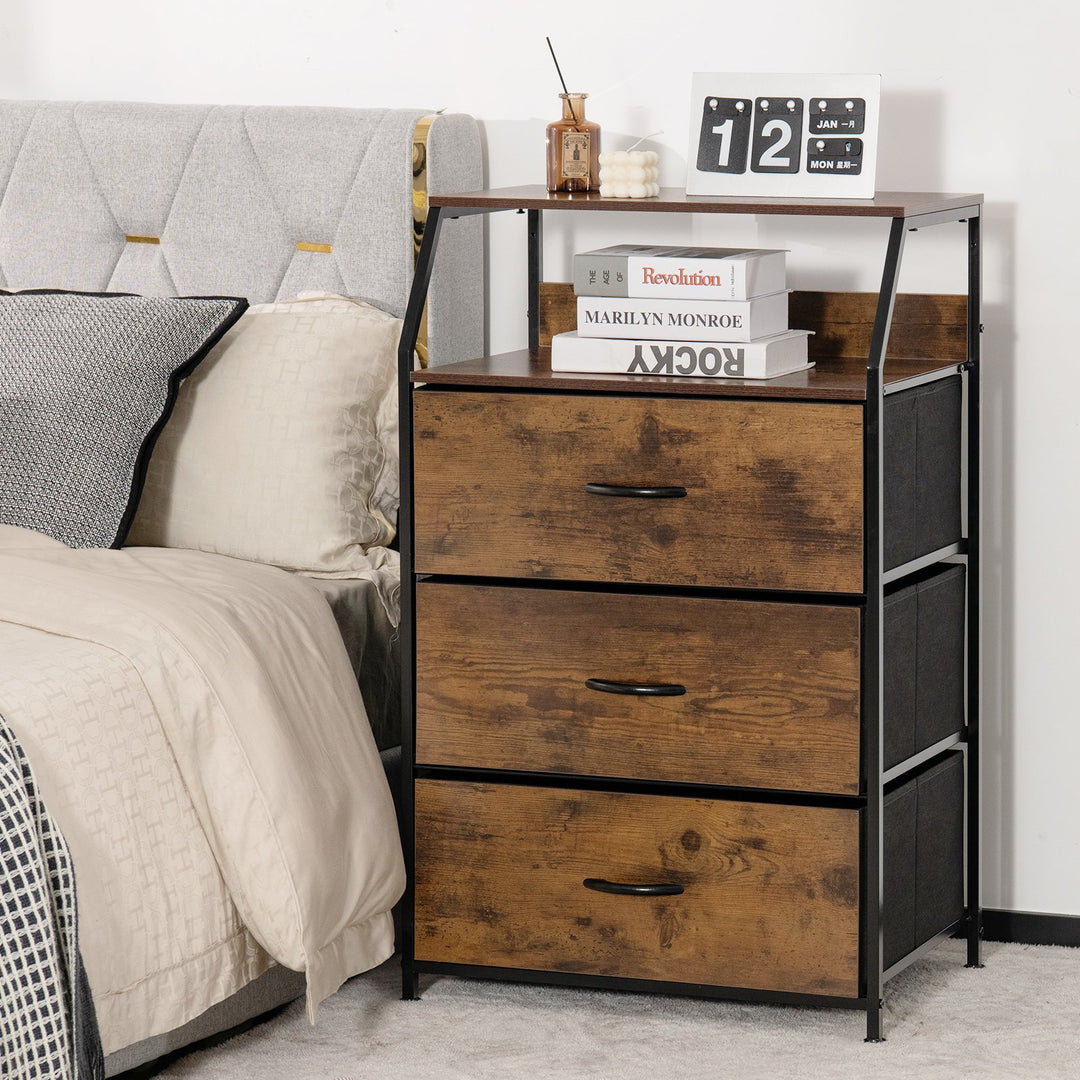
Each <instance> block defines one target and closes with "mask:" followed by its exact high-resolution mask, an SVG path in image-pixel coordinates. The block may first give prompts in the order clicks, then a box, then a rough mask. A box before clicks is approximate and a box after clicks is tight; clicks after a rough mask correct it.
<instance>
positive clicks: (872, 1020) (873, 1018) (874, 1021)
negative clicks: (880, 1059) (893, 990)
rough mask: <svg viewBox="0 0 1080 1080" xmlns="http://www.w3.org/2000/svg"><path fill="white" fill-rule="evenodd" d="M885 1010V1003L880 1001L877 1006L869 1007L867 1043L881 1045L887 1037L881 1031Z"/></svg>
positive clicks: (867, 1013) (867, 1011) (867, 1014)
mask: <svg viewBox="0 0 1080 1080" xmlns="http://www.w3.org/2000/svg"><path fill="white" fill-rule="evenodd" d="M884 1010H885V1002H884V1001H882V1000H880V999H879V1000H878V1003H877V1005H876V1006H873V1005H872V1006H868V1007H867V1009H866V1042H872V1043H881V1042H884V1041H885V1036H884V1035H883V1034H882V1030H881V1019H882V1014H883V1013H884Z"/></svg>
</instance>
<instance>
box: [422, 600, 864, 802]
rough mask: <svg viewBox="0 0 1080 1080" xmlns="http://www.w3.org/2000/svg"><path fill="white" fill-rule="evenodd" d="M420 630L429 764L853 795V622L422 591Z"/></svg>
mask: <svg viewBox="0 0 1080 1080" xmlns="http://www.w3.org/2000/svg"><path fill="white" fill-rule="evenodd" d="M416 613H417V620H416V657H417V690H416V760H417V762H418V763H420V764H429V765H456V766H464V767H472V768H485V769H527V770H532V771H538V772H560V773H573V774H592V775H601V776H615V777H626V778H633V779H655V780H664V781H685V782H689V783H701V784H717V785H733V786H745V787H767V788H782V789H789V790H793V791H821V792H836V793H841V794H853V793H855V792H857V791H858V787H859V612H858V610H857V609H855V608H844V607H829V606H825V605H817V604H814V605H811V604H782V603H772V602H768V603H761V602H754V601H737V600H719V599H696V598H682V597H669V596H647V595H646V596H643V595H626V594H621V593H604V592H588V591H584V590H563V589H545V588H509V587H506V588H503V587H499V586H473V585H462V584H443V583H438V582H432V581H420V582H418V584H417V589H416ZM586 680H603V682H602V683H601V684H600V685H601V686H604V685H607V684H614V685H607V689H593V688H590V687H589V686H588V685H586ZM594 685H596V684H594ZM641 685H648V686H662V687H667V688H669V689H670V688H672V687H675V688H677V687H679V686H682V687H683V688H684V689H685V693H683V694H677V695H670V696H669V695H666V694H665V695H655V696H654V695H635V694H629V693H619V692H612V691H615V690H619V689H622V690H625V689H627V687H628V686H641Z"/></svg>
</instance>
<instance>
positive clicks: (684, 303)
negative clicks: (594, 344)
mask: <svg viewBox="0 0 1080 1080" xmlns="http://www.w3.org/2000/svg"><path fill="white" fill-rule="evenodd" d="M787 328H788V294H787V293H786V292H776V293H769V294H768V295H767V296H759V297H756V298H755V299H753V300H671V299H668V298H665V297H634V296H579V297H578V298H577V332H578V334H579V335H580V336H581V337H619V338H648V339H650V340H663V339H665V338H666V339H671V338H679V339H680V340H683V341H752V340H753V339H754V338H759V337H768V336H770V335H772V334H780V333H782V332H783V331H785V330H787Z"/></svg>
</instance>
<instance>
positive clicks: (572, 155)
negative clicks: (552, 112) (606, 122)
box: [547, 94, 600, 191]
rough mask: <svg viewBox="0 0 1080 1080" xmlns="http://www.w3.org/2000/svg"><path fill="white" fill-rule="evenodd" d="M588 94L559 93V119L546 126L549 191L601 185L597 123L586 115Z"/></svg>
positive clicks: (586, 188)
mask: <svg viewBox="0 0 1080 1080" xmlns="http://www.w3.org/2000/svg"><path fill="white" fill-rule="evenodd" d="M588 96H589V95H588V94H560V95H559V97H560V98H561V99H562V119H561V120H556V121H554V123H551V124H548V127H547V187H548V191H595V190H596V189H597V188H599V187H600V125H599V124H595V123H593V121H591V120H586V119H585V99H586V98H587V97H588Z"/></svg>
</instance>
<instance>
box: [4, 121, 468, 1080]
mask: <svg viewBox="0 0 1080 1080" xmlns="http://www.w3.org/2000/svg"><path fill="white" fill-rule="evenodd" d="M480 160H481V159H480V145H479V137H478V131H477V126H476V124H475V122H474V121H473V120H472V119H471V118H469V117H466V116H462V115H438V114H436V115H432V114H430V113H426V112H424V111H421V110H405V109H392V110H386V109H381V110H375V109H370V110H369V109H330V108H274V107H241V106H182V105H151V104H135V103H72V102H17V101H14V102H13V101H9V102H0V293H2V294H3V295H0V330H2V331H3V333H2V335H0V337H2V340H3V342H6V344H5V345H3V347H2V348H0V353H4V355H0V367H2V368H3V371H4V377H5V379H6V380H7V387H6V389H5V388H4V387H2V386H0V429H2V428H3V426H4V424H5V423H6V424H7V429H6V431H5V437H7V438H8V439H9V441H13V443H14V444H18V445H21V446H22V451H23V457H22V458H20V459H19V460H20V462H22V464H19V465H17V466H16V465H12V464H11V462H12V460H14V459H13V457H12V454H14V451H12V454H9V455H8V457H7V458H5V457H4V456H3V455H4V450H3V448H0V467H3V466H4V463H5V462H7V466H6V467H7V468H8V475H4V473H3V472H2V471H0V522H2V524H0V583H2V586H3V587H2V588H0V715H2V716H3V717H4V718H5V719H6V720H7V721H8V722H9V723H10V725H11V727H12V728H13V729H14V731H15V732H16V734H17V736H18V739H19V741H20V742H21V744H22V746H23V748H24V750H25V752H26V755H27V757H28V759H29V762H30V765H31V767H32V769H33V771H34V773H35V776H36V778H37V781H38V784H39V786H40V789H41V793H42V796H43V798H44V801H45V803H46V805H47V806H48V807H49V809H50V811H51V813H52V815H53V817H54V818H55V820H56V821H57V823H58V825H59V826H60V829H61V830H62V831H63V833H64V834H65V836H66V837H67V841H68V845H69V846H70V849H71V854H72V857H73V859H74V864H75V870H76V881H77V888H78V897H79V915H80V923H81V925H80V946H81V950H82V956H83V959H84V961H85V965H86V971H87V975H88V977H89V982H90V987H91V990H92V992H93V998H94V1003H95V1006H96V1010H97V1017H98V1023H99V1026H100V1031H101V1038H102V1044H103V1047H104V1051H105V1054H106V1070H107V1073H108V1074H109V1075H115V1074H118V1073H120V1072H123V1071H126V1070H129V1069H132V1068H135V1067H136V1066H140V1065H142V1064H143V1063H145V1062H148V1061H152V1060H154V1059H157V1058H159V1057H161V1056H162V1055H163V1054H167V1053H169V1052H171V1051H173V1050H175V1049H177V1048H178V1047H181V1046H185V1045H188V1044H190V1043H192V1042H194V1041H197V1040H200V1039H203V1038H205V1037H207V1036H209V1035H212V1034H213V1033H215V1032H218V1031H221V1030H224V1029H229V1028H232V1027H234V1026H236V1025H238V1024H240V1023H243V1022H245V1021H247V1020H249V1019H250V1018H252V1017H255V1016H258V1015H261V1014H263V1013H265V1012H267V1011H268V1010H270V1009H273V1008H275V1007H277V1006H279V1005H281V1004H283V1003H284V1002H286V1001H289V1000H293V999H295V998H296V997H298V996H300V995H302V994H304V993H305V992H306V994H307V998H308V1007H309V1013H310V1015H311V1016H312V1018H313V1019H314V1018H315V1015H316V1010H317V1007H318V1003H319V1001H320V1000H322V999H323V998H324V997H325V996H326V995H327V994H329V993H332V992H333V990H334V989H336V988H337V986H338V985H339V984H340V982H341V981H342V980H343V979H344V978H347V977H349V976H350V975H351V974H354V973H356V972H359V971H362V970H366V969H367V968H370V967H372V966H374V965H376V964H378V963H380V962H382V960H384V959H386V958H387V957H388V956H389V955H390V954H391V952H392V950H393V946H394V942H393V924H392V918H391V910H392V908H393V905H394V904H395V902H396V901H397V899H398V898H399V896H400V893H401V889H402V887H403V881H404V878H403V869H402V863H401V855H400V846H399V841H398V836H397V828H396V821H395V816H394V809H393V802H392V798H391V784H390V783H389V782H388V775H389V773H388V770H389V771H390V772H392V769H393V762H394V759H395V747H396V743H397V742H398V741H399V739H398V735H397V705H398V697H397V695H398V692H399V691H398V686H399V684H398V676H397V668H396V653H395V631H396V625H397V612H396V603H397V565H398V564H397V555H396V552H395V551H394V548H393V536H394V525H395V510H396V497H397V473H396V468H397V466H396V412H395V410H396V400H397V399H396V389H395V377H396V343H397V338H398V336H399V334H400V319H401V317H402V316H403V314H404V310H405V305H406V300H407V295H408V289H409V286H410V283H411V279H412V270H413V261H414V258H415V253H416V250H417V246H418V240H419V236H420V234H421V233H422V230H423V211H424V207H425V199H426V193H427V192H438V191H446V190H467V189H472V188H477V187H480V186H481V180H482V177H481V165H480ZM479 230H480V226H479V224H478V223H477V222H476V221H475V220H469V219H463V220H461V221H455V222H450V223H448V224H447V225H446V226H445V227H444V230H443V240H442V242H441V243H440V246H439V255H438V260H437V262H436V266H435V268H434V274H433V278H432V285H431V289H430V292H429V299H428V307H427V312H426V315H425V322H424V326H423V327H422V330H421V338H420V340H419V341H418V344H417V351H418V353H419V354H420V356H419V359H420V360H421V361H426V362H429V363H433V364H435V363H440V362H447V361H451V360H454V359H460V358H463V357H466V356H469V355H480V354H481V353H482V351H483V350H482V334H483V328H482V327H483V305H482V276H481V271H480V266H481V260H480V246H481V241H482V237H481V233H480V231H479ZM196 298H197V299H196ZM4 320H7V321H4ZM42 320H44V322H43V321H42ZM43 325H44V326H47V327H48V333H43V332H41V331H40V327H41V326H43ZM27 327H30V328H31V329H30V330H27V329H26V328H27ZM55 327H59V329H54V328H55ZM13 328H14V329H13ZM20 334H21V335H23V336H22V337H20ZM54 334H55V335H56V336H55V337H54V336H53V335H54ZM24 339H25V340H24ZM12 341H19V342H21V345H20V346H19V348H15V347H14V346H12V344H11V342H12ZM88 341H92V342H93V343H94V346H95V348H96V349H97V352H96V353H95V354H94V355H96V356H100V355H103V354H105V353H107V355H108V356H109V358H110V359H109V362H108V363H107V364H100V363H97V362H95V366H94V367H93V369H92V370H91V371H89V372H88V371H87V369H86V364H87V361H86V357H85V355H83V353H84V352H85V351H86V350H85V349H84V348H83V346H84V344H85V343H86V342H88ZM72 342H74V344H72ZM13 352H14V353H15V354H16V358H15V359H14V360H13V359H12V354H13ZM69 352H70V353H78V354H79V355H78V356H76V357H75V358H74V359H72V360H70V362H69V361H68V360H67V359H65V360H64V364H68V366H67V367H63V365H61V366H62V367H63V378H64V379H74V378H82V379H84V380H86V381H87V383H88V384H91V385H92V386H93V392H92V393H82V394H80V395H75V396H76V397H78V399H79V400H78V401H77V403H76V404H75V405H72V406H71V408H72V409H74V410H75V413H74V414H72V416H68V415H67V413H66V412H64V409H67V408H68V406H67V405H65V406H64V409H61V408H59V407H54V402H56V401H58V400H60V399H64V400H65V401H66V398H65V394H67V393H69V391H68V389H67V386H66V385H65V387H63V388H61V389H57V388H56V387H53V386H50V385H48V383H49V380H50V379H52V378H53V377H54V375H53V371H54V369H53V368H52V367H50V366H49V365H50V364H54V363H55V362H56V361H55V358H56V357H57V356H58V355H63V356H65V357H66V356H67V353H69ZM27 356H29V357H30V360H29V361H27V360H26V357H27ZM27 364H29V367H27ZM4 365H6V366H4ZM20 365H21V366H20ZM80 365H82V366H81V367H80ZM43 371H46V372H48V373H49V374H48V375H47V376H43V375H42V374H41V373H42V372H43ZM72 372H74V374H72ZM56 377H59V376H56ZM20 380H22V382H20ZM23 383H25V386H23ZM144 384H145V387H144ZM132 386H138V388H139V390H138V392H137V393H136V392H135V391H132V390H131V389H130V388H131V387H132ZM13 388H14V389H13ZM118 388H121V389H118ZM23 390H25V395H24V396H23V397H20V394H22V393H23ZM5 393H6V395H7V404H6V408H7V412H6V413H5V412H4V408H5V405H4V400H5V398H4V395H5ZM26 395H28V396H29V399H31V404H30V405H29V406H28V405H27V404H26ZM13 398H17V399H18V401H17V407H18V410H22V411H21V412H20V411H15V412H13V411H12V410H13V409H15V408H16V405H13V404H12V399H13ZM144 398H145V400H144ZM155 409H158V413H157V417H158V418H157V419H156V420H155V419H154V417H155V413H154V410H155ZM88 410H89V412H90V413H92V417H93V420H92V422H93V424H94V425H98V423H99V417H102V416H105V417H107V423H105V421H102V424H103V426H102V428H101V431H100V432H99V431H98V429H97V427H96V426H95V432H96V434H95V437H94V440H91V442H92V445H89V446H88V445H87V444H86V441H85V440H82V441H80V440H76V439H74V436H73V434H72V432H73V431H74V430H76V429H78V430H81V428H80V427H79V425H80V424H83V422H84V420H85V414H86V413H87V411H88ZM76 414H77V415H76ZM26 415H29V416H31V417H32V418H33V423H32V424H31V425H29V426H30V427H33V429H34V430H33V431H32V432H31V433H30V434H28V433H27V431H26V430H24V428H26V427H27V425H21V421H20V419H19V418H20V417H22V416H26ZM5 417H6V419H5ZM13 417H14V418H15V419H13ZM140 418H142V419H140ZM140 425H141V426H140ZM102 432H104V434H102ZM13 433H14V434H13ZM19 440H22V442H21V443H20V442H19ZM34 440H37V442H36V443H35V442H34ZM102 441H104V443H105V444H106V445H105V446H104V448H102V446H101V445H100V444H101V443H102ZM26 461H30V462H31V464H30V465H29V466H27V465H26V464H25V462H26ZM28 469H29V470H30V471H32V472H33V473H34V475H33V476H32V477H31V478H30V480H27V478H26V476H24V475H23V474H24V473H25V472H26V471H27V470H28ZM125 469H127V470H128V471H127V472H125V471H124V470H125ZM114 473H115V477H114V475H113V474H114ZM39 474H44V475H45V479H44V480H43V479H42V477H41V475H39ZM34 485H37V486H36V487H35V486H34ZM42 485H44V486H42ZM125 485H126V486H125ZM27 492H29V494H27ZM12 493H14V494H12ZM5 498H7V501H6V502H5ZM72 522H74V524H72ZM69 530H71V531H70V532H69Z"/></svg>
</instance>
